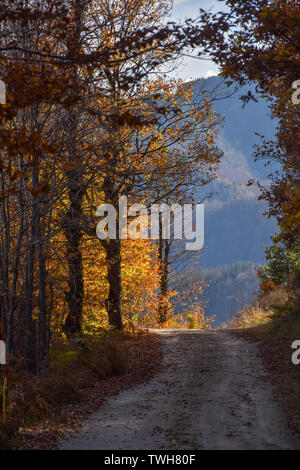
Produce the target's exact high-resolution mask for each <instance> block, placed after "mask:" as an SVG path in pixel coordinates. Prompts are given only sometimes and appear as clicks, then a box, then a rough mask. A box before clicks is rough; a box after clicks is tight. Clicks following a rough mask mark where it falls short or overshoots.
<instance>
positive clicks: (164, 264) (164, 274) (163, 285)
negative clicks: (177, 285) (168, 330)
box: [158, 214, 170, 323]
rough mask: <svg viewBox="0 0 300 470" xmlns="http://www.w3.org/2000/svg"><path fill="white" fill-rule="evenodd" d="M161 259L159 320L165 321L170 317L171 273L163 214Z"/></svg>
mask: <svg viewBox="0 0 300 470" xmlns="http://www.w3.org/2000/svg"><path fill="white" fill-rule="evenodd" d="M158 253H159V261H160V266H161V272H160V281H159V303H158V321H159V323H165V321H166V320H167V317H168V304H167V294H168V287H169V286H168V274H169V254H170V241H169V240H163V238H162V214H160V217H159V250H158Z"/></svg>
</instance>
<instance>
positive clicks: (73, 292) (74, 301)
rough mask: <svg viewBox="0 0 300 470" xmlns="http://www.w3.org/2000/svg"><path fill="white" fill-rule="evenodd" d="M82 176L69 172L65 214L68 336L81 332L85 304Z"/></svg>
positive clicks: (66, 324)
mask: <svg viewBox="0 0 300 470" xmlns="http://www.w3.org/2000/svg"><path fill="white" fill-rule="evenodd" d="M82 185H83V183H82V178H81V177H80V175H79V171H78V168H75V169H74V170H73V171H70V172H68V187H69V199H70V204H69V209H68V211H67V213H66V214H65V216H64V231H65V237H66V244H67V262H68V268H69V277H68V291H67V292H66V300H67V302H68V308H69V311H68V316H67V318H66V321H65V325H64V329H65V333H66V335H67V336H68V337H72V336H74V335H77V334H80V333H81V321H82V305H83V272H82V253H81V249H80V241H81V238H82V235H83V233H82V227H81V223H82V202H83V196H84V190H83V188H82Z"/></svg>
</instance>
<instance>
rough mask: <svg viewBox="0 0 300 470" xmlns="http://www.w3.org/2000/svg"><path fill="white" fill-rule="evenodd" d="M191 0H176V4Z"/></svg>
mask: <svg viewBox="0 0 300 470" xmlns="http://www.w3.org/2000/svg"><path fill="white" fill-rule="evenodd" d="M189 1H190V0H174V5H179V4H180V3H188V2H189Z"/></svg>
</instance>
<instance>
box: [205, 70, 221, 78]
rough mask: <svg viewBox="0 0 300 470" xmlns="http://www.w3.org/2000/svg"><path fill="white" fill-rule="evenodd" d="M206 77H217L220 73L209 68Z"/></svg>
mask: <svg viewBox="0 0 300 470" xmlns="http://www.w3.org/2000/svg"><path fill="white" fill-rule="evenodd" d="M204 76H205V78H209V77H217V76H218V73H216V72H214V71H213V70H208V71H207V72H206V73H205V75H204Z"/></svg>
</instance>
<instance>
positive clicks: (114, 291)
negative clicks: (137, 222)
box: [103, 238, 123, 330]
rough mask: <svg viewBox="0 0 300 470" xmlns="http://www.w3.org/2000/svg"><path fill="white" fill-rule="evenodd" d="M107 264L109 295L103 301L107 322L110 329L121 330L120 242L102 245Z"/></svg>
mask: <svg viewBox="0 0 300 470" xmlns="http://www.w3.org/2000/svg"><path fill="white" fill-rule="evenodd" d="M103 246H104V247H105V251H106V262H107V280H108V284H109V295H108V299H106V301H105V307H106V310H107V313H108V320H109V324H110V326H111V327H113V328H116V329H118V330H122V329H123V322H122V312H121V296H122V288H121V240H120V239H119V238H117V239H116V240H108V241H107V242H106V243H105V244H104V245H103Z"/></svg>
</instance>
